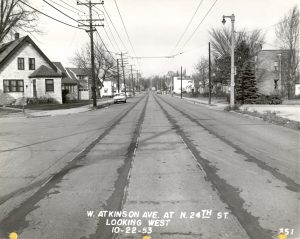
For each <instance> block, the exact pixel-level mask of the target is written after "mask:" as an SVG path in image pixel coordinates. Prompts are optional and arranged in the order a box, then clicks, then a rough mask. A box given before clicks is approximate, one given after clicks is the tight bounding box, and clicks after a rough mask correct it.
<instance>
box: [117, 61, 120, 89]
mask: <svg viewBox="0 0 300 239" xmlns="http://www.w3.org/2000/svg"><path fill="white" fill-rule="evenodd" d="M117 74H118V93H120V72H119V59H117Z"/></svg>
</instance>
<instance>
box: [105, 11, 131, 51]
mask: <svg viewBox="0 0 300 239" xmlns="http://www.w3.org/2000/svg"><path fill="white" fill-rule="evenodd" d="M102 7H103V9H104V12H105V14H106V15H107V17H108V19H109V21H110V22H111V24H112V26H113V28H114V30H115V32H116V33H117V36H118V38H119V40H120V42H121V43H122V45H123V48H124V49H125V50H126V51H128V49H127V47H126V46H125V44H124V42H123V40H122V38H121V37H120V34H119V32H118V31H117V29H116V27H115V24H114V23H113V21H112V20H111V18H110V16H109V14H108V12H107V10H106V8H105V6H103V5H102Z"/></svg>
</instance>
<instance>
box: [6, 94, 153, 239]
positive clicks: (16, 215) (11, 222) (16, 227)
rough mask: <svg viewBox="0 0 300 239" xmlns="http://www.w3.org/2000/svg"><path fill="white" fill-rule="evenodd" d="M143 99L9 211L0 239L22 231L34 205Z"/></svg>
mask: <svg viewBox="0 0 300 239" xmlns="http://www.w3.org/2000/svg"><path fill="white" fill-rule="evenodd" d="M145 97H146V96H143V97H142V98H141V99H139V100H138V101H137V102H136V103H134V104H133V105H132V106H131V107H130V108H129V109H128V110H127V111H126V112H125V113H123V114H121V115H120V116H119V117H118V118H117V119H116V120H115V121H113V122H112V123H111V124H110V125H109V126H108V127H107V129H106V130H105V131H104V132H103V133H102V134H101V135H99V137H98V138H97V139H95V140H94V141H93V142H92V143H90V144H89V145H88V146H87V147H86V148H85V149H84V150H83V151H82V152H81V153H79V154H78V155H77V156H76V157H75V158H74V159H73V160H72V161H70V162H69V163H68V164H67V165H66V166H65V167H64V168H63V169H62V170H60V171H59V172H57V173H56V174H54V175H53V176H52V177H51V178H50V179H48V181H47V182H46V183H44V184H43V185H41V188H39V189H38V191H36V192H35V193H34V194H33V195H31V196H30V197H29V198H27V199H26V200H25V201H23V202H22V203H21V204H20V205H19V206H18V207H17V208H15V209H13V210H12V211H10V212H9V213H8V215H7V216H6V217H5V218H4V219H2V221H0V238H2V237H3V238H6V237H7V235H8V233H10V232H12V231H18V232H20V233H21V232H22V230H23V229H24V228H26V227H27V226H28V222H27V221H26V216H27V214H29V213H30V212H31V211H33V210H35V209H36V208H37V206H36V204H37V203H38V202H39V201H40V200H42V199H44V198H45V197H47V196H48V195H49V191H50V190H51V189H53V188H55V187H57V185H58V184H59V183H60V182H61V180H62V179H63V177H64V176H65V175H66V174H68V173H69V172H70V171H71V170H74V169H76V168H79V167H82V165H80V164H79V163H80V161H82V160H84V158H85V156H86V155H87V154H88V153H89V152H90V151H91V150H92V149H93V148H94V147H95V145H96V144H97V143H99V142H100V141H101V140H102V139H103V138H104V137H105V136H106V135H108V134H109V133H110V132H111V131H112V130H113V129H114V128H115V127H116V126H117V125H118V124H119V123H120V122H121V120H122V119H124V118H125V117H126V116H127V115H128V114H129V113H130V112H131V111H132V110H133V109H134V108H135V107H136V106H137V105H138V104H139V103H140V102H141V101H142V100H143V99H144V98H145ZM147 101H148V97H147ZM29 188H30V187H29Z"/></svg>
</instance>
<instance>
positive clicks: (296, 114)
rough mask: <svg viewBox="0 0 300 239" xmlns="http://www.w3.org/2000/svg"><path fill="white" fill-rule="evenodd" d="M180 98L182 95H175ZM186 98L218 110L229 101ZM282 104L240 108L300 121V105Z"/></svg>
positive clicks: (243, 106) (254, 105)
mask: <svg viewBox="0 0 300 239" xmlns="http://www.w3.org/2000/svg"><path fill="white" fill-rule="evenodd" d="M174 97H177V98H180V96H174ZM182 98H183V99H184V100H187V101H189V102H190V103H194V104H202V105H204V106H206V107H209V108H211V109H216V110H224V109H225V107H226V106H228V104H227V103H225V102H222V101H221V99H220V100H218V99H215V98H212V100H211V105H209V104H208V98H187V97H182ZM284 103H285V104H282V105H256V104H253V105H242V106H241V107H240V110H242V111H243V110H244V111H250V112H257V113H260V114H265V113H267V112H271V113H276V115H277V116H279V117H282V118H285V119H289V120H293V121H297V122H300V105H297V104H290V103H289V102H284Z"/></svg>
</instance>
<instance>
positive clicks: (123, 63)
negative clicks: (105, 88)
mask: <svg viewBox="0 0 300 239" xmlns="http://www.w3.org/2000/svg"><path fill="white" fill-rule="evenodd" d="M121 61H122V70H123V81H124V91H125V95H126V82H125V71H124V62H123V53H122V52H121Z"/></svg>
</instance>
